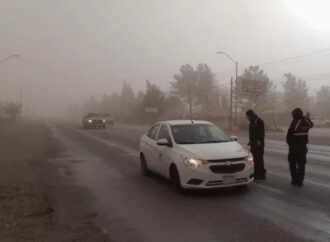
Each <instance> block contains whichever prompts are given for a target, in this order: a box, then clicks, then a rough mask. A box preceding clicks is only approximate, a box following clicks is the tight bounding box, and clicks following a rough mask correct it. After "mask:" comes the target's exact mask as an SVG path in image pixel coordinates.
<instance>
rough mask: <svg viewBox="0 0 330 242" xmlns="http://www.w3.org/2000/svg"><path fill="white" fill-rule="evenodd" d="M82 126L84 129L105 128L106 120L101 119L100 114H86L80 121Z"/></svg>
mask: <svg viewBox="0 0 330 242" xmlns="http://www.w3.org/2000/svg"><path fill="white" fill-rule="evenodd" d="M82 123H83V126H84V128H85V129H90V128H99V129H105V128H106V120H105V119H104V118H103V116H102V115H101V114H97V113H88V114H86V115H85V116H84V117H83V120H82Z"/></svg>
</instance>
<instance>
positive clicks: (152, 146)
mask: <svg viewBox="0 0 330 242" xmlns="http://www.w3.org/2000/svg"><path fill="white" fill-rule="evenodd" d="M159 128H160V124H155V125H153V126H152V127H151V128H150V129H149V131H148V133H147V137H146V139H145V154H144V155H145V158H146V160H147V165H148V167H149V168H150V169H151V170H153V171H155V172H159V170H158V167H157V165H156V162H157V144H156V137H157V135H158V131H159Z"/></svg>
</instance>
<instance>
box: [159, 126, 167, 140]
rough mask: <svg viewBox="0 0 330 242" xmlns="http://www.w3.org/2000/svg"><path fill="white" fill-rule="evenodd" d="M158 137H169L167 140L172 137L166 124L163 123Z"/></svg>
mask: <svg viewBox="0 0 330 242" xmlns="http://www.w3.org/2000/svg"><path fill="white" fill-rule="evenodd" d="M157 139H167V140H169V139H170V133H169V131H168V128H167V126H166V124H163V125H162V127H161V128H160V130H159V134H158V137H157Z"/></svg>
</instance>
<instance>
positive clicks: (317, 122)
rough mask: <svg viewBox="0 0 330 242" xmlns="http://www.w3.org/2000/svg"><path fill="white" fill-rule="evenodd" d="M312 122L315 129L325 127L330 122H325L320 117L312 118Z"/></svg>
mask: <svg viewBox="0 0 330 242" xmlns="http://www.w3.org/2000/svg"><path fill="white" fill-rule="evenodd" d="M312 121H313V124H314V126H315V127H327V126H328V124H329V123H330V120H326V119H324V118H322V117H320V116H315V117H313V118H312Z"/></svg>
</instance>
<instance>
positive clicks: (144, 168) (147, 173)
mask: <svg viewBox="0 0 330 242" xmlns="http://www.w3.org/2000/svg"><path fill="white" fill-rule="evenodd" d="M140 168H141V174H142V175H143V176H150V174H151V172H150V170H149V169H148V165H147V161H146V159H145V158H144V155H140Z"/></svg>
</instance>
